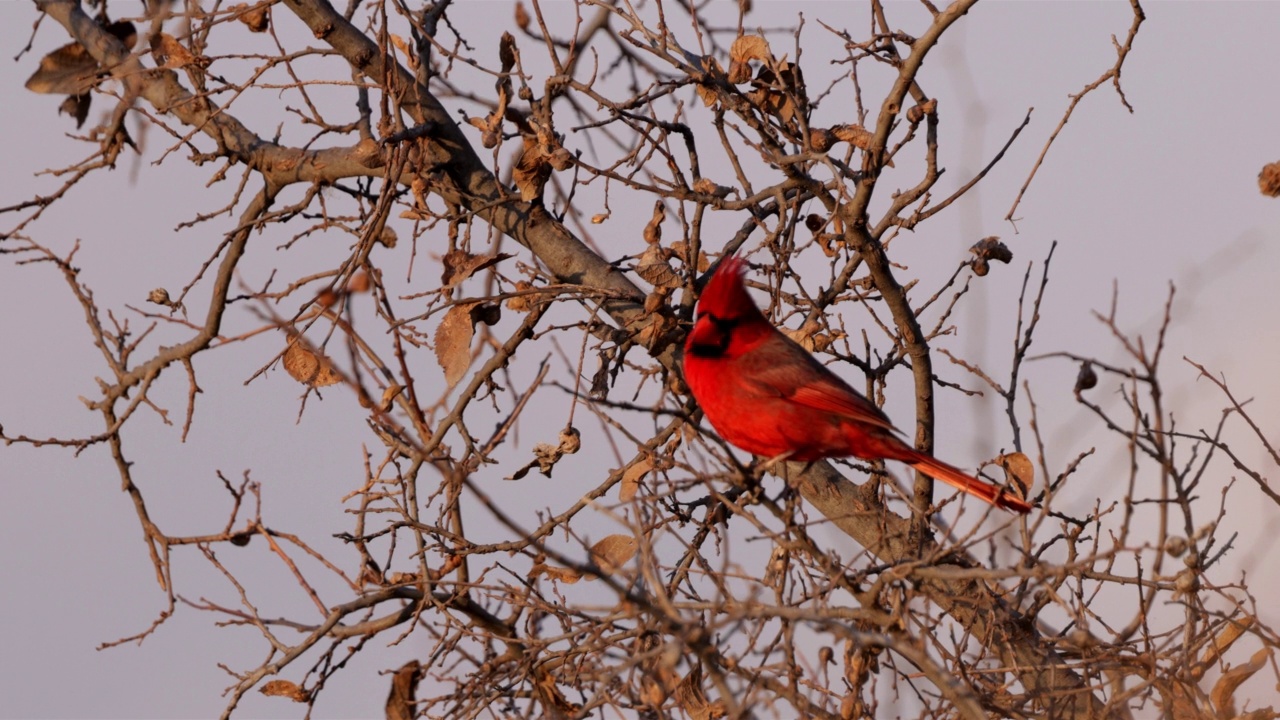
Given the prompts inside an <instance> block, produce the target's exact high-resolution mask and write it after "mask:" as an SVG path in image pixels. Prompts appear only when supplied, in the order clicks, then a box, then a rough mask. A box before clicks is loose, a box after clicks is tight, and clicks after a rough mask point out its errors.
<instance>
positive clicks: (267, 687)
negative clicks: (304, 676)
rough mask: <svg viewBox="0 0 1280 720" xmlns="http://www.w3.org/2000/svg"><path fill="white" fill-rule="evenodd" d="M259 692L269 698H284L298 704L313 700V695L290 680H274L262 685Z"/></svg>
mask: <svg viewBox="0 0 1280 720" xmlns="http://www.w3.org/2000/svg"><path fill="white" fill-rule="evenodd" d="M258 692H260V693H262V694H263V695H266V696H267V697H284V698H289V699H290V700H292V701H294V702H297V703H304V702H307V701H308V700H310V699H311V693H310V692H308V691H306V690H305V689H303V688H301V687H298V685H297V684H296V683H293V682H290V681H288V680H272V681H270V682H266V683H263V684H262V687H261V688H258Z"/></svg>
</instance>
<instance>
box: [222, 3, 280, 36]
mask: <svg viewBox="0 0 1280 720" xmlns="http://www.w3.org/2000/svg"><path fill="white" fill-rule="evenodd" d="M267 8H268V6H267V5H258V6H257V7H254V8H253V9H250V8H249V6H248V5H245V4H243V3H241V4H239V5H232V6H231V7H229V8H227V12H229V13H231V14H232V15H235V16H236V19H237V20H239V21H240V22H242V23H244V24H245V27H248V28H249V32H256V33H260V32H266V31H267V28H268V27H270V25H271V23H270V17H271V16H270V15H268V14H267Z"/></svg>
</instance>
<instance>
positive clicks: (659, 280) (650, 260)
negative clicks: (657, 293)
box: [636, 243, 680, 290]
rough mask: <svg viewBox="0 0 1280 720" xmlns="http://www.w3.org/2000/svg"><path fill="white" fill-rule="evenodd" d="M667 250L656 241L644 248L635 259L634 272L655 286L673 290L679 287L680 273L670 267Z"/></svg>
mask: <svg viewBox="0 0 1280 720" xmlns="http://www.w3.org/2000/svg"><path fill="white" fill-rule="evenodd" d="M667 252H668V251H666V250H664V249H663V248H662V246H661V245H658V244H656V243H655V244H653V245H650V246H649V247H647V248H645V250H644V252H643V253H640V257H639V259H637V260H636V274H637V275H639V276H640V277H642V278H644V280H645V282H647V283H649V284H650V285H652V286H654V287H655V288H666V289H668V290H673V289H675V288H678V287H680V275H679V274H678V273H676V271H675V270H673V269H671V263H670V262H669V261H668V259H667V258H668V254H667Z"/></svg>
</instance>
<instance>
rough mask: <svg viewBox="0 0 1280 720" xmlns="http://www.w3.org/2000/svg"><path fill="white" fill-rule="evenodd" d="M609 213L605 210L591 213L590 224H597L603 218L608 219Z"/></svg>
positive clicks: (603, 219) (602, 220)
mask: <svg viewBox="0 0 1280 720" xmlns="http://www.w3.org/2000/svg"><path fill="white" fill-rule="evenodd" d="M609 215H611V213H607V212H606V213H596V214H595V215H592V216H591V224H592V225H599V224H600V223H602V222H604V221H605V220H608V219H609Z"/></svg>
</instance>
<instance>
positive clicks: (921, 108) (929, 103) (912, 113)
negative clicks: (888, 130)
mask: <svg viewBox="0 0 1280 720" xmlns="http://www.w3.org/2000/svg"><path fill="white" fill-rule="evenodd" d="M937 111H938V101H937V99H931V100H925V101H924V102H922V103H920V104H919V105H912V106H911V108H910V109H909V110H907V122H910V123H911V124H913V125H914V124H915V123H918V122H920V121H921V120H923V119H924V118H925V116H926V115H932V114H934V113H936V112H937Z"/></svg>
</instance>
